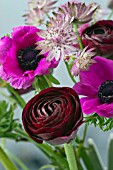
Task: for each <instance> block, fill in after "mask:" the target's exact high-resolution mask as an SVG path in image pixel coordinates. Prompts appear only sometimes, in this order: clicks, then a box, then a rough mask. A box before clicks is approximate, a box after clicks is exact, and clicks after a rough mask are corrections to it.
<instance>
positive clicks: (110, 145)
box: [108, 133, 113, 170]
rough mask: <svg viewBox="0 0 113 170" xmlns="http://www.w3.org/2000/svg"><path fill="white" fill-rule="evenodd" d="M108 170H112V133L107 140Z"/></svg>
mask: <svg viewBox="0 0 113 170" xmlns="http://www.w3.org/2000/svg"><path fill="white" fill-rule="evenodd" d="M108 170H113V133H111V134H110V136H109V139H108Z"/></svg>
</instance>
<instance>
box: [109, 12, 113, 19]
mask: <svg viewBox="0 0 113 170" xmlns="http://www.w3.org/2000/svg"><path fill="white" fill-rule="evenodd" d="M112 15H113V10H112V11H111V13H110V14H109V16H108V20H109V19H111V17H112Z"/></svg>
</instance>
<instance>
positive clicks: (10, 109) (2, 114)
mask: <svg viewBox="0 0 113 170" xmlns="http://www.w3.org/2000/svg"><path fill="white" fill-rule="evenodd" d="M14 109H15V105H10V106H9V105H8V103H6V101H0V133H1V134H4V133H5V132H7V131H8V132H9V131H11V130H12V129H13V127H16V125H17V123H15V120H13V116H14Z"/></svg>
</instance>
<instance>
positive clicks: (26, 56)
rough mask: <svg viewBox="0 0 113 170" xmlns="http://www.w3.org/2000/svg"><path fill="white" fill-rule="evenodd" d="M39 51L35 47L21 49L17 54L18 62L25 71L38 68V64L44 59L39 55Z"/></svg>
mask: <svg viewBox="0 0 113 170" xmlns="http://www.w3.org/2000/svg"><path fill="white" fill-rule="evenodd" d="M39 52H40V51H39V50H36V49H35V47H34V46H30V47H26V48H23V49H21V50H20V51H19V52H18V54H17V60H18V62H19V64H20V66H21V67H22V69H24V70H35V69H36V68H37V66H38V62H39V61H40V60H41V59H42V56H40V55H39Z"/></svg>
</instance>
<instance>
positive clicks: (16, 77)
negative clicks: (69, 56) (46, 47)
mask: <svg viewBox="0 0 113 170" xmlns="http://www.w3.org/2000/svg"><path fill="white" fill-rule="evenodd" d="M39 31H40V30H39V29H37V28H36V27H34V26H19V27H15V28H13V32H12V35H11V36H12V37H11V38H10V37H8V36H4V37H3V38H1V40H0V78H2V79H3V80H5V81H6V82H8V83H10V85H11V86H12V87H14V88H15V89H21V88H23V89H26V88H28V87H30V86H31V85H32V83H33V81H34V77H35V76H37V75H43V74H48V73H49V71H48V69H50V68H54V67H56V66H57V62H56V61H55V60H54V61H51V62H47V60H46V57H47V54H44V55H39V52H40V51H38V50H36V49H35V47H36V44H35V43H36V42H37V41H40V40H41V38H40V37H39V36H38V35H37V32H39Z"/></svg>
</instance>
